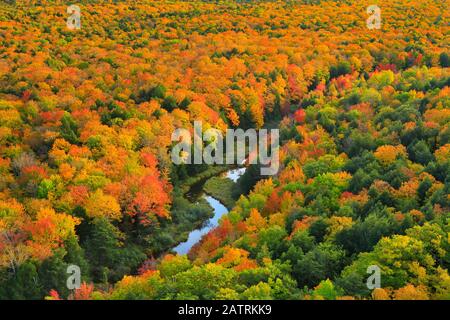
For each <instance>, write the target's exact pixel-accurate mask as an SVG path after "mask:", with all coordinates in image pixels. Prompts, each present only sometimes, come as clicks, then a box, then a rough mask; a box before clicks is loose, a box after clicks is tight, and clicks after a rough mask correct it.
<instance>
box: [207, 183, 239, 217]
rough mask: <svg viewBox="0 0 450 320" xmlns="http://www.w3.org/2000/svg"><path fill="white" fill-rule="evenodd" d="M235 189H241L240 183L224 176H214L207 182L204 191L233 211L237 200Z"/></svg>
mask: <svg viewBox="0 0 450 320" xmlns="http://www.w3.org/2000/svg"><path fill="white" fill-rule="evenodd" d="M235 188H239V185H238V183H236V182H233V181H231V179H229V178H227V177H223V176H214V177H212V178H210V179H208V180H207V181H206V182H205V185H204V187H203V190H204V191H205V193H206V194H208V195H210V196H212V197H214V198H216V199H217V200H219V201H220V202H221V203H222V204H223V205H224V206H225V207H226V208H227V209H228V210H232V209H233V207H234V205H235V203H236V201H237V199H236V198H235V196H234V195H235V194H237V193H236V192H235V190H236V189H235Z"/></svg>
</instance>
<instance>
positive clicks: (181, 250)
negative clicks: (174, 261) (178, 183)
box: [173, 168, 246, 254]
mask: <svg viewBox="0 0 450 320" xmlns="http://www.w3.org/2000/svg"><path fill="white" fill-rule="evenodd" d="M245 169H246V168H237V169H232V170H229V171H227V172H226V173H225V175H226V177H227V178H229V179H231V180H232V181H233V182H236V181H237V180H238V179H239V177H240V176H241V175H243V174H244V172H245ZM196 196H197V197H203V198H205V200H206V201H207V202H208V203H209V205H210V206H211V207H212V208H213V210H214V216H213V217H212V218H210V219H209V220H208V221H206V222H205V223H204V224H203V226H202V227H201V228H199V229H195V230H193V231H191V232H190V233H189V237H188V239H187V240H186V241H185V242H181V243H180V244H179V245H178V246H176V247H175V248H173V251H175V252H176V253H177V254H187V253H188V252H189V250H190V249H191V248H192V247H193V246H194V245H195V244H196V243H197V242H199V241H200V240H201V238H202V237H203V236H204V235H205V234H207V233H208V232H209V231H210V230H211V229H213V228H215V227H217V226H218V225H219V219H220V218H221V217H222V216H223V215H224V214H227V213H228V209H227V208H226V207H225V206H224V205H223V204H221V203H220V201H219V200H217V199H215V198H213V197H211V196H209V195H207V194H205V193H204V192H203V190H202V191H201V192H200V193H199V194H198V195H196ZM191 197H192V196H191Z"/></svg>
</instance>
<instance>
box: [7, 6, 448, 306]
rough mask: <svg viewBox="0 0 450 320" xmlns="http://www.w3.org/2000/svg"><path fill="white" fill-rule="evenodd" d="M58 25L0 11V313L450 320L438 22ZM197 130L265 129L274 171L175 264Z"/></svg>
mask: <svg viewBox="0 0 450 320" xmlns="http://www.w3.org/2000/svg"><path fill="white" fill-rule="evenodd" d="M371 4H378V5H379V6H380V8H381V13H382V28H381V29H380V30H376V29H374V30H369V29H368V28H367V26H366V19H367V18H368V15H367V13H366V7H367V6H368V5H371ZM67 5H68V2H65V1H45V0H42V1H20V0H17V1H3V2H1V4H0V299H44V298H47V299H450V275H449V271H448V270H449V267H450V215H449V213H450V195H449V193H450V192H449V191H450V69H449V66H450V56H449V55H450V50H449V35H450V34H449V32H450V27H449V24H448V23H449V15H450V14H449V10H448V2H447V1H445V0H443V1H441V0H413V1H409V0H393V1H377V0H373V1H356V0H347V1H327V0H317V1H307V0H303V1H278V2H264V1H254V2H253V1H213V2H207V1H205V2H202V1H131V0H130V1H79V3H78V5H79V6H80V8H81V29H79V30H69V29H68V28H67V26H66V20H67V17H68V14H67V11H66V10H67ZM194 120H201V121H203V127H204V129H205V130H206V129H207V128H208V127H211V128H217V129H219V130H225V129H226V128H244V129H246V128H262V127H264V126H265V125H267V124H268V123H272V124H273V123H277V125H276V126H277V127H279V128H280V136H281V143H282V145H281V147H280V162H281V167H280V171H279V173H278V174H277V175H276V176H272V177H265V178H263V179H261V177H259V176H257V173H256V172H257V170H255V168H254V167H250V168H249V169H248V170H247V173H246V175H244V176H243V178H241V181H240V184H241V186H240V190H241V192H240V193H241V194H240V198H239V199H238V200H237V202H236V204H235V206H234V207H233V208H232V210H231V211H230V213H229V214H228V215H227V216H225V217H224V218H223V219H222V220H221V222H220V226H219V227H217V228H216V229H214V230H212V231H211V232H210V233H208V234H207V235H206V236H205V237H204V238H203V239H202V240H201V241H200V242H199V243H198V244H197V245H196V246H195V247H194V248H193V249H192V250H191V251H190V252H189V254H188V255H187V256H186V255H184V256H178V255H174V254H171V252H170V249H171V248H173V247H174V246H175V245H176V244H177V243H179V242H180V241H183V240H184V238H185V237H186V233H187V232H189V231H190V230H192V229H194V228H195V227H196V226H198V224H199V223H200V224H201V222H202V221H204V220H205V219H206V218H207V217H209V216H210V215H211V208H210V207H209V206H208V205H207V203H205V202H203V201H201V202H200V203H198V204H194V203H191V202H190V201H189V200H187V199H186V198H185V197H184V196H183V193H184V190H185V189H186V187H187V186H188V185H189V183H191V182H192V181H195V178H196V177H201V176H202V175H206V174H207V173H208V171H210V170H216V169H217V168H214V167H212V168H210V167H208V166H206V165H195V166H193V165H180V166H175V165H173V164H172V162H171V159H170V148H171V146H172V142H171V134H172V132H173V130H174V129H175V128H179V127H185V128H192V124H193V122H194ZM219 169H220V168H219ZM219 169H217V170H219ZM71 264H75V265H78V266H80V268H81V270H82V280H83V284H82V286H81V288H80V289H78V290H74V291H70V290H69V289H68V288H67V287H66V279H67V276H68V275H67V272H66V270H67V266H68V265H71ZM370 265H378V266H379V267H380V268H381V285H382V288H380V289H375V290H369V289H368V288H367V286H366V278H367V276H368V274H367V272H366V270H367V267H368V266H370Z"/></svg>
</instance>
